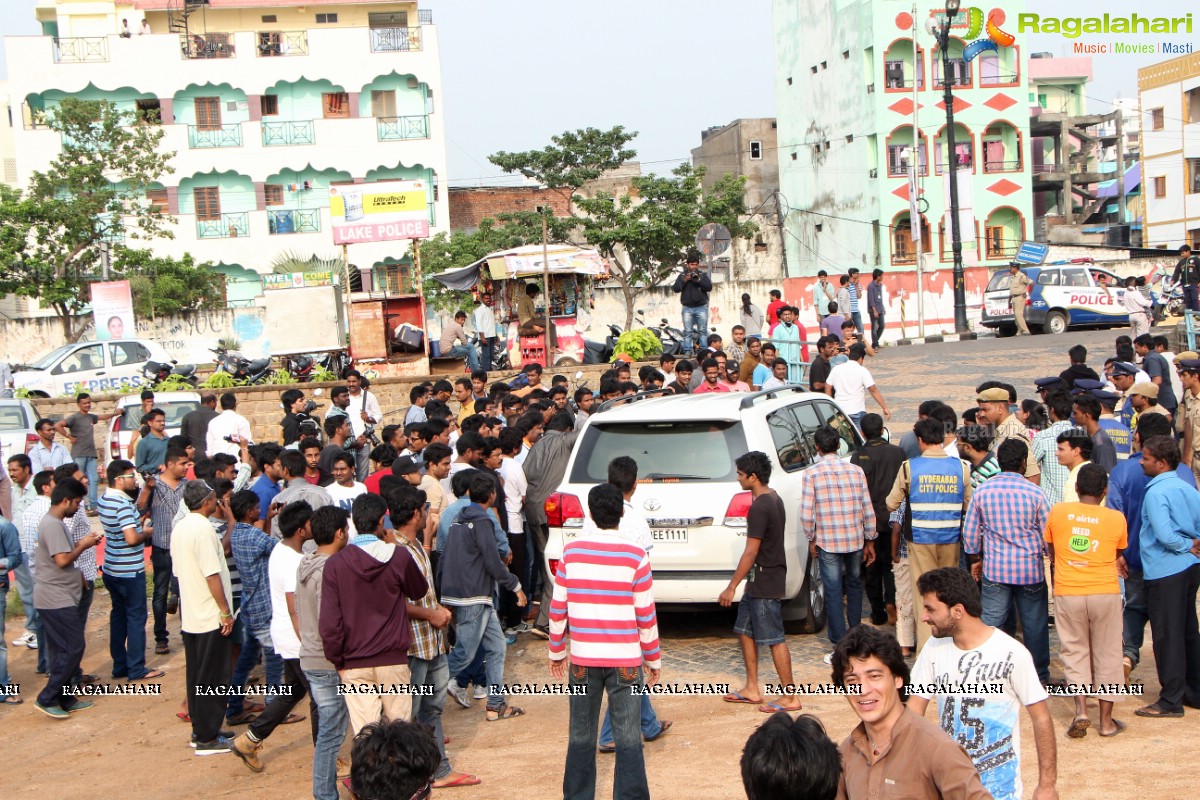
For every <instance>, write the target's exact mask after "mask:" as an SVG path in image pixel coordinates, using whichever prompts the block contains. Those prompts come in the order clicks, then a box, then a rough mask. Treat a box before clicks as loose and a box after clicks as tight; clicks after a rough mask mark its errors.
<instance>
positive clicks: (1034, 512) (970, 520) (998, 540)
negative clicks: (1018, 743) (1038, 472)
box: [963, 439, 1050, 684]
mask: <svg viewBox="0 0 1200 800" xmlns="http://www.w3.org/2000/svg"><path fill="white" fill-rule="evenodd" d="M1028 457H1029V447H1028V446H1026V444H1025V443H1024V442H1022V441H1021V440H1020V439H1005V440H1004V441H1003V442H1001V443H1000V447H999V448H998V449H997V452H996V460H997V461H999V462H1000V474H999V475H997V476H995V477H994V478H991V479H990V480H988V481H987V482H985V483H983V484H982V485H980V487H979V489H977V490H976V491H975V494H974V495H973V496H972V497H971V504H970V505H969V506H967V513H966V516H965V517H964V518H963V546H964V548H965V549H966V551H967V556H968V557H969V559H970V561H971V574H972V575H973V576H974V577H975V579H976V580H978V579H979V577H980V574H982V576H983V623H984V624H985V625H991V626H993V627H997V628H998V627H1000V626H1001V625H1003V624H1004V620H1005V618H1006V617H1007V616H1008V613H1009V609H1010V608H1011V607H1012V606H1014V605H1015V606H1016V609H1017V614H1019V615H1020V617H1021V628H1022V630H1024V632H1025V647H1026V648H1028V650H1029V654H1030V655H1031V656H1033V664H1034V667H1036V669H1037V675H1038V679H1039V680H1041V682H1042V683H1043V684H1045V683H1048V682H1049V681H1050V632H1049V626H1048V623H1049V614H1050V609H1049V605H1048V598H1047V594H1046V574H1045V569H1044V566H1043V564H1044V562H1043V560H1042V559H1043V555H1044V549H1045V545H1044V541H1043V536H1044V533H1045V531H1046V523H1047V521H1048V520H1049V518H1050V504H1049V503H1047V502H1046V498H1045V497H1044V496H1043V495H1042V490H1041V489H1039V488H1038V487H1037V486H1036V485H1034V484H1033V483H1031V482H1030V481H1028V480H1026V479H1025V477H1024V476H1025V461H1026V459H1027V458H1028Z"/></svg>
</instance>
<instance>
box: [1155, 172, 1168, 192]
mask: <svg viewBox="0 0 1200 800" xmlns="http://www.w3.org/2000/svg"><path fill="white" fill-rule="evenodd" d="M1154 196H1155V197H1166V196H1167V177H1166V176H1165V175H1159V176H1158V177H1157V178H1155V179H1154Z"/></svg>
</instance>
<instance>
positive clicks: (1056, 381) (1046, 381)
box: [1033, 375, 1067, 392]
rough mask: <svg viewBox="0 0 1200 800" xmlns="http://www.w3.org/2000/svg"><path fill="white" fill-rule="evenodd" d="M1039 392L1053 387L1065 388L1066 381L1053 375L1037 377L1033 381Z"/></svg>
mask: <svg viewBox="0 0 1200 800" xmlns="http://www.w3.org/2000/svg"><path fill="white" fill-rule="evenodd" d="M1033 383H1034V385H1035V386H1037V390H1038V391H1039V392H1049V391H1053V390H1054V389H1065V388H1067V382H1066V381H1064V380H1063V379H1062V378H1060V377H1058V376H1057V375H1055V376H1054V377H1052V378H1038V379H1037V380H1036V381H1034V382H1033Z"/></svg>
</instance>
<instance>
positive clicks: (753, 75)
mask: <svg viewBox="0 0 1200 800" xmlns="http://www.w3.org/2000/svg"><path fill="white" fill-rule="evenodd" d="M802 1H803V0H796V2H802ZM3 2H4V6H5V11H6V13H5V14H4V16H3V21H2V22H0V34H4V35H12V34H36V33H38V32H39V28H38V26H37V24H36V23H35V21H34V18H33V7H34V5H35V0H3ZM897 5H898V6H900V4H899V3H897ZM904 5H907V4H904ZM422 7H426V8H430V9H432V11H433V18H434V24H435V25H436V26H437V30H438V38H439V41H440V44H441V56H442V81H443V87H444V88H443V90H442V96H441V97H440V98H436V102H437V112H438V113H444V114H445V115H446V131H447V142H446V149H447V157H448V161H449V163H448V165H447V168H448V170H449V173H450V175H449V179H450V183H452V184H455V185H496V184H503V183H513V182H519V181H520V178H518V177H513V176H504V175H503V174H502V173H501V172H500V171H499V170H498V169H497V168H496V167H495V166H494V165H492V164H491V163H490V162H489V161H488V160H487V157H488V155H489V154H491V153H494V152H496V151H499V150H508V151H515V150H531V149H538V148H541V147H544V146H545V145H547V144H549V142H550V136H552V135H553V134H556V133H561V132H562V131H564V130H573V129H576V128H584V127H597V128H610V127H612V126H614V125H624V126H625V127H626V128H627V129H630V130H634V131H638V137H637V138H636V139H635V140H634V142H633V145H632V146H633V147H634V148H635V149H636V150H637V151H638V159H639V160H640V161H641V162H642V164H643V172H646V173H648V172H656V173H659V174H661V173H665V172H669V171H670V170H671V169H672V168H674V167H675V166H676V165H677V164H678V163H680V161H682V160H688V159H689V158H690V152H691V149H692V148H693V147H696V146H698V145H699V143H700V132H701V131H702V130H704V129H705V128H708V127H711V126H714V125H725V124H727V123H729V122H731V121H733V120H735V119H738V118H742V117H766V116H772V115H774V113H775V95H774V62H773V59H774V47H773V41H772V33H771V0H740V2H737V3H729V2H717V1H716V0H603V1H601V0H519V2H512V3H498V2H485V1H484V0H427V1H426V2H423V3H422ZM983 7H984V8H987V6H986V5H985V6H983ZM1029 8H1031V9H1036V10H1037V12H1038V13H1040V14H1042V15H1054V14H1057V15H1061V16H1067V15H1080V14H1082V13H1086V14H1088V15H1095V14H1100V13H1104V12H1110V13H1113V14H1120V15H1127V14H1129V13H1130V11H1131V10H1132V7H1131V4H1130V3H1128V2H1127V0H1126V1H1125V2H1117V1H1115V0H1090V1H1089V2H1088V3H1087V5H1086V12H1084V11H1082V10H1080V4H1079V3H1078V2H1074V0H1072V1H1070V2H1069V1H1068V0H1045V2H1041V3H1029ZM1150 8H1152V9H1153V11H1152V12H1150V11H1143V12H1142V13H1145V14H1149V13H1153V14H1154V15H1160V16H1168V15H1169V16H1183V15H1184V14H1186V13H1187V12H1188V11H1192V10H1194V9H1195V8H1196V6H1195V3H1194V0H1154V2H1153V4H1151V5H1150ZM1072 9H1074V10H1072ZM1194 24H1195V31H1194V33H1193V34H1192V35H1191V36H1187V37H1173V38H1176V39H1181V40H1190V41H1194V42H1197V43H1200V12H1197V13H1196V20H1195V23H1194ZM1024 38H1027V39H1028V41H1027V42H1022V43H1021V44H1022V46H1023V47H1027V48H1028V50H1027V52H1034V51H1049V52H1053V53H1054V54H1055V55H1069V54H1070V53H1069V51H1070V46H1071V44H1070V41H1071V40H1068V39H1064V38H1062V37H1060V36H1055V35H1049V34H1039V35H1030V36H1028V37H1024ZM1088 38H1089V37H1084V38H1081V39H1080V40H1079V41H1085V40H1088ZM1090 38H1092V39H1098V40H1104V39H1113V38H1123V39H1128V40H1136V41H1153V40H1155V38H1157V37H1111V36H1110V37H1090ZM0 53H2V44H0ZM1163 58H1165V57H1163V56H1129V55H1121V56H1111V55H1110V56H1096V57H1094V60H1093V68H1094V74H1095V80H1094V81H1093V83H1092V84H1091V85H1090V86H1089V89H1088V97H1089V100H1088V108H1089V111H1092V112H1095V113H1104V112H1107V111H1108V110H1109V107H1108V105H1107V103H1106V102H1104V101H1106V100H1108V99H1109V98H1113V97H1119V96H1126V97H1129V96H1136V93H1137V69H1138V67H1139V66H1145V65H1146V64H1150V63H1154V62H1155V61H1158V60H1162V59H1163ZM4 69H5V62H4V60H3V56H2V54H0V74H2V73H3V71H4Z"/></svg>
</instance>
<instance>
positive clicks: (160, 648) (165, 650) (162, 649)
mask: <svg viewBox="0 0 1200 800" xmlns="http://www.w3.org/2000/svg"><path fill="white" fill-rule="evenodd" d="M154 654H155V655H156V656H166V655H170V654H171V648H170V647H168V646H167V645H165V644H156V645H155V646H154Z"/></svg>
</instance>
